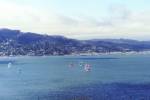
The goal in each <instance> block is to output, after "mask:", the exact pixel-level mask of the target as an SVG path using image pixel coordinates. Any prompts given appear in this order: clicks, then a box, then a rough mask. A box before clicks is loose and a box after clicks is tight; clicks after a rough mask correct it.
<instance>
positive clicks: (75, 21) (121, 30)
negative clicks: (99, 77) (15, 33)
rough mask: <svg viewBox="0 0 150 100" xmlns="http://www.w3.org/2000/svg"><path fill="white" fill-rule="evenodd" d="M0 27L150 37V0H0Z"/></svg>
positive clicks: (79, 35)
mask: <svg viewBox="0 0 150 100" xmlns="http://www.w3.org/2000/svg"><path fill="white" fill-rule="evenodd" d="M0 28H10V29H19V30H22V31H24V32H27V31H29V32H37V33H41V34H49V35H64V36H67V37H71V38H77V39H91V38H131V39H140V40H150V0H0Z"/></svg>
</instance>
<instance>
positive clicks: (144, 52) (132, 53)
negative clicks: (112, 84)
mask: <svg viewBox="0 0 150 100" xmlns="http://www.w3.org/2000/svg"><path fill="white" fill-rule="evenodd" d="M136 54H142V55H146V54H150V51H139V52H137V51H130V52H105V53H95V52H93V53H78V54H76V53H72V54H66V55H8V56H0V58H5V57H50V56H55V57H56V56H58V57H59V56H101V55H136Z"/></svg>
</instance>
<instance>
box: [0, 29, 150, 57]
mask: <svg viewBox="0 0 150 100" xmlns="http://www.w3.org/2000/svg"><path fill="white" fill-rule="evenodd" d="M147 50H150V41H137V40H129V39H93V40H76V39H70V38H66V37H63V36H49V35H40V34H36V33H31V32H27V33H24V32H21V31H20V30H10V29H0V56H9V55H32V56H42V55H69V54H80V53H89V54H90V53H107V52H129V51H137V52H139V51H147Z"/></svg>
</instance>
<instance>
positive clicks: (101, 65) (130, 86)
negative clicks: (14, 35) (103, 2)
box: [0, 54, 150, 100]
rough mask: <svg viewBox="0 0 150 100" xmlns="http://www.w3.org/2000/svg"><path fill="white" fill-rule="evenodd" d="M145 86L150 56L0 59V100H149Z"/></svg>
mask: <svg viewBox="0 0 150 100" xmlns="http://www.w3.org/2000/svg"><path fill="white" fill-rule="evenodd" d="M9 62H11V63H12V66H11V67H10V68H8V63H9ZM81 62H83V63H88V64H91V65H92V70H91V71H90V72H85V71H84V68H83V66H79V64H80V63H81ZM70 63H73V64H74V66H73V67H69V66H68V65H69V64H70ZM149 83H150V54H147V55H142V54H136V55H135V54H131V55H119V54H113V55H100V56H50V57H27V56H25V57H1V58H0V100H141V99H142V100H149V99H150V94H149V93H150V84H149Z"/></svg>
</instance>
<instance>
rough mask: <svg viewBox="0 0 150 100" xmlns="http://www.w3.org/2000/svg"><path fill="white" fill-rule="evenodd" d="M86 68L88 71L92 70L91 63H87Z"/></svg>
mask: <svg viewBox="0 0 150 100" xmlns="http://www.w3.org/2000/svg"><path fill="white" fill-rule="evenodd" d="M84 70H85V71H86V72H89V71H91V65H90V64H85V65H84Z"/></svg>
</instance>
